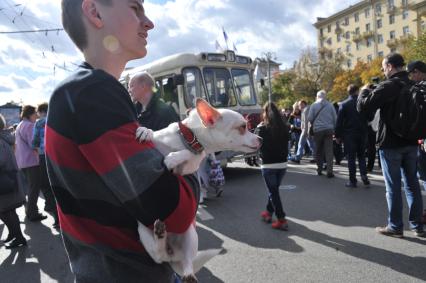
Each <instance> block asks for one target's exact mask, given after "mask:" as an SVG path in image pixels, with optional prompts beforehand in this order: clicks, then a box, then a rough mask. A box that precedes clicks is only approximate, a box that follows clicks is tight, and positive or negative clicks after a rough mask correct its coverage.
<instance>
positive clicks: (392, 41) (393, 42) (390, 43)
mask: <svg viewBox="0 0 426 283" xmlns="http://www.w3.org/2000/svg"><path fill="white" fill-rule="evenodd" d="M386 45H387V46H388V47H389V48H390V49H392V48H396V47H397V46H398V45H399V42H398V39H396V38H391V39H389V40H388V41H387V42H386Z"/></svg>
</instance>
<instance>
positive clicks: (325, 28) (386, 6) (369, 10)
mask: <svg viewBox="0 0 426 283" xmlns="http://www.w3.org/2000/svg"><path fill="white" fill-rule="evenodd" d="M425 22H426V1H424V0H365V1H361V2H359V3H357V4H355V5H352V6H350V7H348V8H347V9H344V10H342V11H340V12H338V13H336V14H334V15H332V16H330V17H328V18H317V22H316V23H315V24H314V26H315V27H316V28H317V35H318V52H319V55H320V57H321V58H331V57H332V56H335V54H336V53H340V54H343V55H344V56H345V65H346V66H347V67H348V68H352V67H354V66H355V64H356V62H357V61H360V60H362V61H365V62H369V61H371V60H373V59H374V58H377V57H383V56H385V55H386V54H388V53H390V52H395V51H397V50H398V49H399V48H401V46H403V45H404V43H406V42H407V40H408V39H409V38H410V37H411V36H415V37H417V36H419V35H420V34H421V33H423V32H424V31H426V24H425Z"/></svg>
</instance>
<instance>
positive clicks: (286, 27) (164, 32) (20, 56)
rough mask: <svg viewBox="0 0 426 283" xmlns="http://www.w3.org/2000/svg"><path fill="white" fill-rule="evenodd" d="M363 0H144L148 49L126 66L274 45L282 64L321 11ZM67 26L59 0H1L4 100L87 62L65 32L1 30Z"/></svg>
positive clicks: (27, 96) (44, 97)
mask: <svg viewBox="0 0 426 283" xmlns="http://www.w3.org/2000/svg"><path fill="white" fill-rule="evenodd" d="M356 2H358V1H335V0H317V1H315V0H299V1H294V0H264V1H260V0H209V1H206V0H145V3H144V7H145V11H146V14H147V16H148V17H149V18H150V19H151V20H152V21H153V22H154V24H155V28H154V29H153V30H152V31H150V32H149V37H148V47H147V49H148V55H147V56H146V57H145V58H143V59H139V60H136V61H132V62H129V64H128V66H137V65H143V64H146V63H149V62H152V61H154V60H156V59H159V58H162V57H164V56H168V55H172V54H176V53H181V52H190V53H199V52H205V51H210V52H214V51H216V47H215V42H216V40H217V41H218V42H219V44H220V45H221V46H222V47H223V48H225V47H226V43H225V40H224V36H223V33H222V27H223V28H224V29H225V31H226V33H227V35H228V46H229V48H230V49H232V48H233V45H234V44H235V46H236V48H237V53H238V54H241V55H246V56H250V57H252V58H253V59H254V58H256V57H262V56H263V55H262V54H264V53H265V52H272V53H273V54H274V55H275V61H277V62H279V63H281V64H282V65H281V68H282V69H285V68H287V67H290V66H292V65H293V62H294V61H295V60H297V59H298V57H299V55H300V52H301V50H302V49H304V48H306V47H308V46H312V47H315V46H316V29H315V28H314V27H313V26H312V24H313V23H315V22H316V18H317V17H327V16H330V15H332V14H334V13H336V12H338V11H340V10H341V9H344V8H346V7H348V6H349V5H351V4H355V3H356ZM57 28H62V24H61V19H60V0H0V42H1V43H0V105H3V104H5V103H7V102H10V101H15V102H19V103H23V104H32V105H37V104H39V103H41V102H46V101H48V100H49V97H50V95H51V93H52V91H53V89H54V88H55V86H56V85H57V84H58V83H59V82H61V81H62V80H63V79H64V78H66V77H67V76H69V75H70V74H71V73H72V72H73V71H74V70H75V69H76V68H77V65H78V64H79V63H80V62H82V60H83V57H82V55H81V53H80V52H79V51H78V50H77V49H76V48H75V47H74V45H73V43H72V42H71V40H70V39H69V38H68V36H67V34H66V33H65V32H64V31H59V32H57V31H52V32H47V33H45V32H41V33H20V34H4V33H2V32H12V31H24V30H40V29H42V30H45V29H57Z"/></svg>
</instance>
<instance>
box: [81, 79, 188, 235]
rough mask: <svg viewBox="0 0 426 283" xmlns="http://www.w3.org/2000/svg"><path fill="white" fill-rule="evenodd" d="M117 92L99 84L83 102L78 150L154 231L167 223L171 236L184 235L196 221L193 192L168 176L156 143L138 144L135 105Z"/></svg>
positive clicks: (88, 93) (174, 178) (133, 212)
mask: <svg viewBox="0 0 426 283" xmlns="http://www.w3.org/2000/svg"><path fill="white" fill-rule="evenodd" d="M114 87H116V86H108V85H107V84H102V85H101V84H96V85H95V86H92V87H88V88H86V89H85V90H84V91H83V92H82V93H80V95H79V96H78V97H77V99H76V101H75V105H74V106H75V113H78V114H77V115H75V129H76V133H75V137H76V142H77V144H78V148H79V150H80V152H81V153H82V155H83V156H84V157H85V158H86V159H87V161H88V163H89V164H90V165H91V167H92V168H93V169H94V170H95V171H96V173H97V174H98V175H99V176H100V177H101V178H102V180H103V181H104V183H105V184H106V185H107V187H108V188H109V189H110V190H111V191H112V193H113V194H114V195H115V196H116V197H117V199H118V200H119V202H120V203H122V204H123V206H124V207H125V209H126V210H127V211H128V212H129V213H130V214H131V215H133V216H134V217H135V218H136V219H137V220H139V221H141V222H142V223H144V225H146V226H150V225H152V224H153V222H154V221H155V220H156V219H161V220H163V221H165V223H166V225H167V229H168V231H170V232H174V233H182V232H184V231H186V229H187V228H188V227H189V225H190V224H191V223H192V222H193V220H194V217H195V211H196V198H195V193H194V192H193V188H192V187H190V186H189V185H188V184H187V182H185V180H184V179H183V178H181V177H178V176H175V175H173V174H171V173H170V172H169V171H168V170H166V168H165V166H164V164H163V159H164V157H163V156H162V155H161V153H160V152H159V151H157V150H156V149H155V148H154V146H153V144H152V143H139V142H137V140H136V139H135V132H136V129H137V127H138V124H137V122H136V117H135V115H134V110H133V105H132V103H131V101H130V98H129V97H128V94H127V93H126V92H125V91H124V89H123V90H122V91H120V90H119V89H114ZM116 88H117V87H116Z"/></svg>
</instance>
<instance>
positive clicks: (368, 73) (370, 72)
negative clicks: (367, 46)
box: [361, 57, 384, 84]
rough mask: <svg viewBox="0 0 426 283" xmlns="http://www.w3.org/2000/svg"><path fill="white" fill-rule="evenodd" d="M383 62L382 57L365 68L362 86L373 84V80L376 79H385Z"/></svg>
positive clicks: (362, 74)
mask: <svg viewBox="0 0 426 283" xmlns="http://www.w3.org/2000/svg"><path fill="white" fill-rule="evenodd" d="M382 61H383V58H382V57H377V58H376V59H374V60H373V61H371V62H370V63H368V64H367V65H366V66H365V68H364V69H363V71H362V72H361V81H362V84H368V83H372V79H373V78H376V77H378V78H380V80H383V79H384V76H383V72H382Z"/></svg>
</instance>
